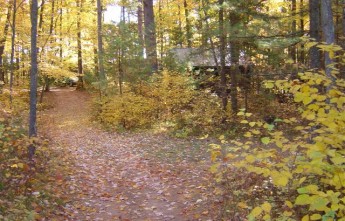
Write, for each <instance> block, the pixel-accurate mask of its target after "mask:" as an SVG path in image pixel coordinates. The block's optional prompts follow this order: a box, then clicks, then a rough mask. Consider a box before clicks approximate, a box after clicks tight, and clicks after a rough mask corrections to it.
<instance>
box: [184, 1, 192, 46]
mask: <svg viewBox="0 0 345 221" xmlns="http://www.w3.org/2000/svg"><path fill="white" fill-rule="evenodd" d="M183 6H184V15H185V17H186V39H187V46H188V47H189V48H191V47H192V32H191V23H190V19H189V9H188V4H187V0H184V1H183Z"/></svg>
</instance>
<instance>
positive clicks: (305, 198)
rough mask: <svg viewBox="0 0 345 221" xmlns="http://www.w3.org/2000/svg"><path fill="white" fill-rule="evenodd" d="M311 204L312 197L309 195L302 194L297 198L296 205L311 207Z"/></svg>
mask: <svg viewBox="0 0 345 221" xmlns="http://www.w3.org/2000/svg"><path fill="white" fill-rule="evenodd" d="M310 203H311V202H310V197H309V195H308V194H301V195H299V196H298V197H297V198H296V201H295V204H296V205H301V206H303V205H309V204H310Z"/></svg>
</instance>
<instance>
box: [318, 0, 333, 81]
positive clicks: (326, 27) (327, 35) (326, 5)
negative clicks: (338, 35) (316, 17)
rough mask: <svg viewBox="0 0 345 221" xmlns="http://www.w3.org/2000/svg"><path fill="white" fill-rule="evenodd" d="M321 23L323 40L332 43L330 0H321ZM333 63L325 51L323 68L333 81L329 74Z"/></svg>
mask: <svg viewBox="0 0 345 221" xmlns="http://www.w3.org/2000/svg"><path fill="white" fill-rule="evenodd" d="M321 23H322V33H323V40H324V41H325V42H326V44H328V45H330V44H333V43H334V41H335V32H334V22H333V12H332V0H321ZM332 63H333V60H332V58H331V57H330V55H329V53H328V52H325V69H326V76H327V77H328V78H329V79H331V80H332V81H333V82H334V81H335V77H334V76H333V75H332V74H331V71H332V68H331V67H330V65H331V64H332Z"/></svg>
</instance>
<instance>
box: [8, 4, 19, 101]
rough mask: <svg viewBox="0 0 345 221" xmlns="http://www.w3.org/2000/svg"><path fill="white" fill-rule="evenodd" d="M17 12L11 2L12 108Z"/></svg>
mask: <svg viewBox="0 0 345 221" xmlns="http://www.w3.org/2000/svg"><path fill="white" fill-rule="evenodd" d="M16 12H17V1H16V0H13V15H12V40H11V61H10V66H11V73H10V104H11V108H12V101H13V74H14V45H15V42H14V41H15V39H16V14H17V13H16Z"/></svg>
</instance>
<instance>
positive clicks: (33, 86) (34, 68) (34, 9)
mask: <svg viewBox="0 0 345 221" xmlns="http://www.w3.org/2000/svg"><path fill="white" fill-rule="evenodd" d="M30 15H31V74H30V113H29V137H30V138H32V137H36V136H37V123H36V121H37V120H36V114H37V72H38V65H37V18H38V3H37V0H31V10H30ZM35 150H36V146H35V144H34V142H32V143H31V144H30V146H29V147H28V153H29V159H32V158H33V157H34V155H35Z"/></svg>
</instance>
